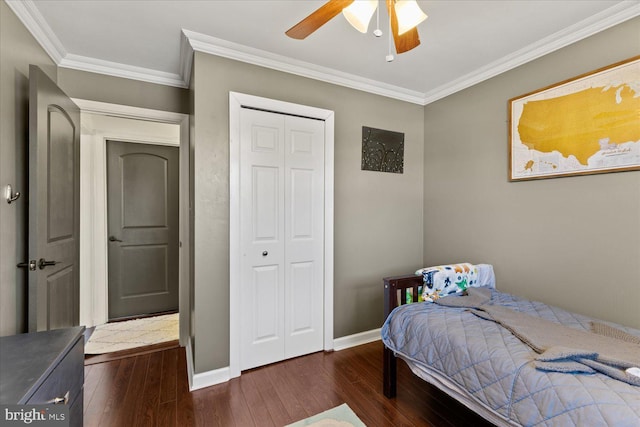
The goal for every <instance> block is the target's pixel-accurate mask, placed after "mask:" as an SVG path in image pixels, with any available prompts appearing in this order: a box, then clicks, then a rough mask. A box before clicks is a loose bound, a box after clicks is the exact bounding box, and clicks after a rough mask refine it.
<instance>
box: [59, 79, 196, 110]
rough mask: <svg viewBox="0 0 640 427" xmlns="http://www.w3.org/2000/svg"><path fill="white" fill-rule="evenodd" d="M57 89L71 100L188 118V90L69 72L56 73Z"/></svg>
mask: <svg viewBox="0 0 640 427" xmlns="http://www.w3.org/2000/svg"><path fill="white" fill-rule="evenodd" d="M58 86H60V87H61V88H62V90H64V91H65V93H66V94H67V95H69V96H70V97H72V98H79V99H89V100H91V101H100V102H108V103H111V104H120V105H130V106H133V107H140V108H149V109H152V110H162V111H172V112H175V113H182V114H189V91H188V90H187V89H182V88H177V87H172V86H164V85H158V84H154V83H147V82H142V81H139V80H130V79H123V78H120V77H112V76H107V75H103V74H96V73H88V72H85V71H78V70H72V69H69V68H59V69H58Z"/></svg>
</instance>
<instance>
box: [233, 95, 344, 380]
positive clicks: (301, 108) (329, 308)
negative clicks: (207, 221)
mask: <svg viewBox="0 0 640 427" xmlns="http://www.w3.org/2000/svg"><path fill="white" fill-rule="evenodd" d="M242 107H249V108H256V109H260V110H266V111H272V112H277V113H283V114H290V115H296V116H303V117H309V118H312V119H319V120H323V121H324V122H325V152H324V153H325V154H324V350H325V351H328V350H333V170H334V159H333V157H334V155H333V153H334V112H333V111H331V110H325V109H322V108H315V107H308V106H305V105H299V104H292V103H290V102H284V101H277V100H273V99H268V98H261V97H258V96H253V95H246V94H242V93H237V92H229V376H230V378H235V377H238V376H240V316H241V307H242V295H241V292H240V283H239V282H240V110H241V108H242Z"/></svg>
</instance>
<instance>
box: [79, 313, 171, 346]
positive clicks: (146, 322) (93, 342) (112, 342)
mask: <svg viewBox="0 0 640 427" xmlns="http://www.w3.org/2000/svg"><path fill="white" fill-rule="evenodd" d="M177 339H178V313H175V314H166V315H162V316H154V317H146V318H144V319H135V320H126V321H124V322H114V323H107V324H104V325H99V326H96V329H95V330H94V331H93V333H92V334H91V337H90V338H89V341H88V342H87V343H86V344H85V346H84V354H103V353H112V352H114V351H120V350H128V349H130V348H136V347H142V346H147V345H153V344H159V343H163V342H167V341H173V340H177Z"/></svg>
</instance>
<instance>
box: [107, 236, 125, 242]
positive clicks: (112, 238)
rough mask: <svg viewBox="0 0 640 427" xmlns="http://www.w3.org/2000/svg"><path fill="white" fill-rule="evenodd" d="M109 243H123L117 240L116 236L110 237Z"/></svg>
mask: <svg viewBox="0 0 640 427" xmlns="http://www.w3.org/2000/svg"><path fill="white" fill-rule="evenodd" d="M109 241H110V242H122V240H120V239H117V238H116V237H115V236H109Z"/></svg>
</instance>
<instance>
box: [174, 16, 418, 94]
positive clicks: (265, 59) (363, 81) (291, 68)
mask: <svg viewBox="0 0 640 427" xmlns="http://www.w3.org/2000/svg"><path fill="white" fill-rule="evenodd" d="M182 32H183V33H184V35H185V37H186V38H187V39H188V40H189V44H190V45H191V47H192V48H193V50H194V51H196V52H202V53H207V54H210V55H216V56H220V57H223V58H229V59H233V60H236V61H241V62H246V63H249V64H253V65H259V66H261V67H266V68H271V69H273V70H277V71H283V72H285V73H289V74H295V75H298V76H302V77H308V78H311V79H314V80H320V81H323V82H327V83H331V84H335V85H339V86H345V87H348V88H351V89H357V90H362V91H365V92H369V93H373V94H376V95H382V96H386V97H389V98H395V99H399V100H401V101H406V102H410V103H413V104H420V105H422V103H423V99H424V94H423V93H422V92H417V91H413V90H409V89H405V88H401V87H399V86H394V85H390V84H387V83H381V82H379V81H376V80H371V79H367V78H364V77H360V76H357V75H354V74H349V73H345V72H342V71H338V70H334V69H332V68H328V67H322V66H319V65H316V64H311V63H309V62H304V61H299V60H296V59H292V58H289V57H286V56H283V55H277V54H274V53H271V52H267V51H264V50H260V49H255V48H252V47H249V46H245V45H241V44H238V43H233V42H229V41H227V40H222V39H218V38H215V37H211V36H208V35H205V34H201V33H196V32H194V31H189V30H184V29H183V30H182Z"/></svg>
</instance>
